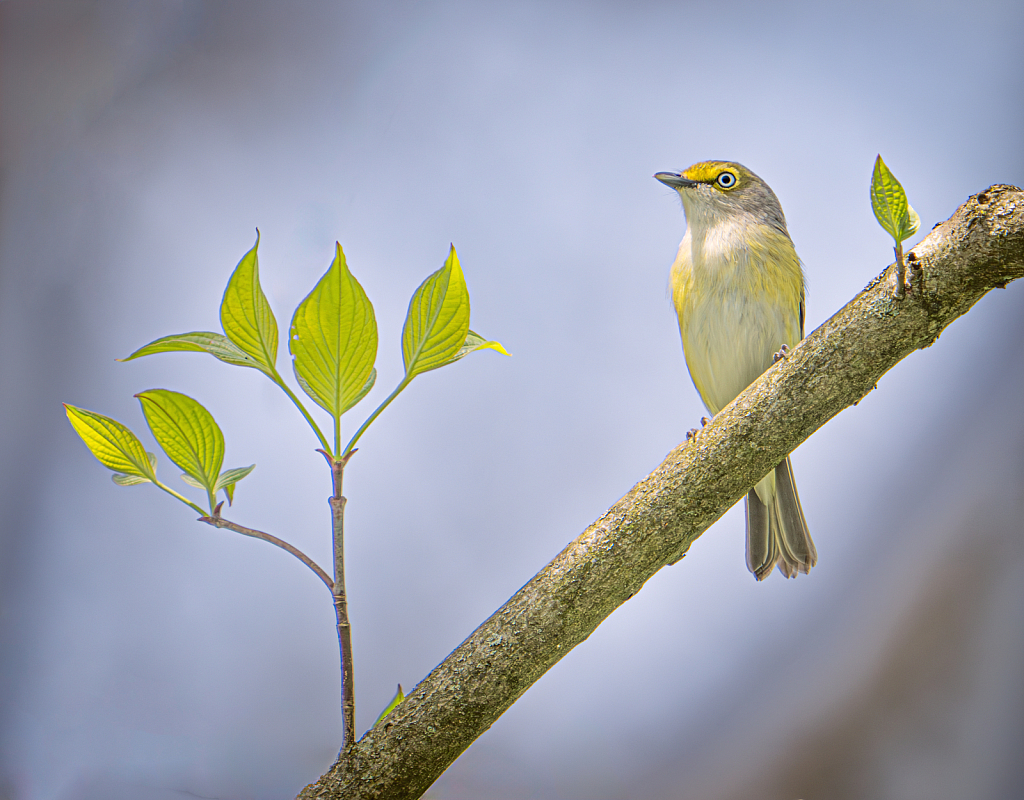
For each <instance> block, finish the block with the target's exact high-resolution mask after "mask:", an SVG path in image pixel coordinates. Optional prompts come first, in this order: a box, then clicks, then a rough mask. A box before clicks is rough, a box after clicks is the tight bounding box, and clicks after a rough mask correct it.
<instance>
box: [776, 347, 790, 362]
mask: <svg viewBox="0 0 1024 800" xmlns="http://www.w3.org/2000/svg"><path fill="white" fill-rule="evenodd" d="M788 355H789V345H788V344H784V345H782V347H780V348H779V352H777V353H776V354H775V355H773V356H772V363H773V364H777V363H778V362H780V361H782V359H784V358H786V357H787V356H788Z"/></svg>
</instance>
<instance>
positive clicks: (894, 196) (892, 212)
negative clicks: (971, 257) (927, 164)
mask: <svg viewBox="0 0 1024 800" xmlns="http://www.w3.org/2000/svg"><path fill="white" fill-rule="evenodd" d="M871 210H872V211H874V212H875V219H877V220H878V224H879V225H881V226H882V228H884V229H885V231H886V232H887V233H888V234H889V235H890V236H892V238H893V241H895V243H896V246H895V247H894V248H893V251H894V252H895V254H896V264H897V273H896V297H898V298H902V297H903V295H904V292H905V291H906V290H905V287H904V281H905V278H906V264H905V263H904V260H903V242H904V241H906V240H907V239H909V238H910V237H911V236H913V235H914V234H915V233H917V229H918V228H919V227H921V218H920V217H919V216H918V215H917V212H916V211H914V209H913V208H911V206H910V203H908V202H907V193H906V192H905V191H904V190H903V186H902V185H901V184H900V182H899V181H898V180H896V176H895V175H893V174H892V173H891V172H890V171H889V168H888V167H887V166H885V162H884V161H882V157H881V156H878V157H877V158H876V159H875V168H874V171H873V172H872V173H871Z"/></svg>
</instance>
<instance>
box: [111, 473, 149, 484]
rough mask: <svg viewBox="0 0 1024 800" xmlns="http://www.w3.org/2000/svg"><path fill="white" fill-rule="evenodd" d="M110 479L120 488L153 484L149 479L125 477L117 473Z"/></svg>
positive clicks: (132, 476)
mask: <svg viewBox="0 0 1024 800" xmlns="http://www.w3.org/2000/svg"><path fill="white" fill-rule="evenodd" d="M110 477H111V479H112V480H113V481H114V483H116V484H117V485H118V486H137V485H138V484H140V483H152V482H153V481H151V480H150V479H149V478H142V477H140V476H138V475H123V474H122V473H120V472H115V473H114V474H113V475H111V476H110Z"/></svg>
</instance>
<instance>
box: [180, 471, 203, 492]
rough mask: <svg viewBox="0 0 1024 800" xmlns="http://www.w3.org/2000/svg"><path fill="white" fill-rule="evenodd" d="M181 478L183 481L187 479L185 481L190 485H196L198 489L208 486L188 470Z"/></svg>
mask: <svg viewBox="0 0 1024 800" xmlns="http://www.w3.org/2000/svg"><path fill="white" fill-rule="evenodd" d="M181 479H182V480H183V481H185V483H187V484H188V485H189V486H194V487H195V488H196V489H205V488H206V487H205V486H203V484H202V482H201V481H197V480H196V479H195V478H193V477H192V476H191V475H189V474H188V473H187V472H186V473H185V474H184V475H182V476H181Z"/></svg>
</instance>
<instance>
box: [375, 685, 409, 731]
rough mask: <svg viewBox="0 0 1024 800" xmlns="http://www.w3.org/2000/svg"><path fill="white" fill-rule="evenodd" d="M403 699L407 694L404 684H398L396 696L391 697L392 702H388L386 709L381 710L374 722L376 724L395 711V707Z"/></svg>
mask: <svg viewBox="0 0 1024 800" xmlns="http://www.w3.org/2000/svg"><path fill="white" fill-rule="evenodd" d="M403 700H405V695H404V694H403V693H402V684H398V691H397V692H395V696H394V697H392V698H391V702H390V703H388V704H387V706H386V707H385V708H384V710H383V711H381V712H380V716H379V717H377V719H375V720H374V721H373V724H374V725H376V724H377V723H378V722H380V721H381V720H382V719H384V717H386V716H387V715H388V714H390V713H391V712H392V711H394V709H395V707H396V706H397V705H398V704H399V703H401V702H402V701H403Z"/></svg>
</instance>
